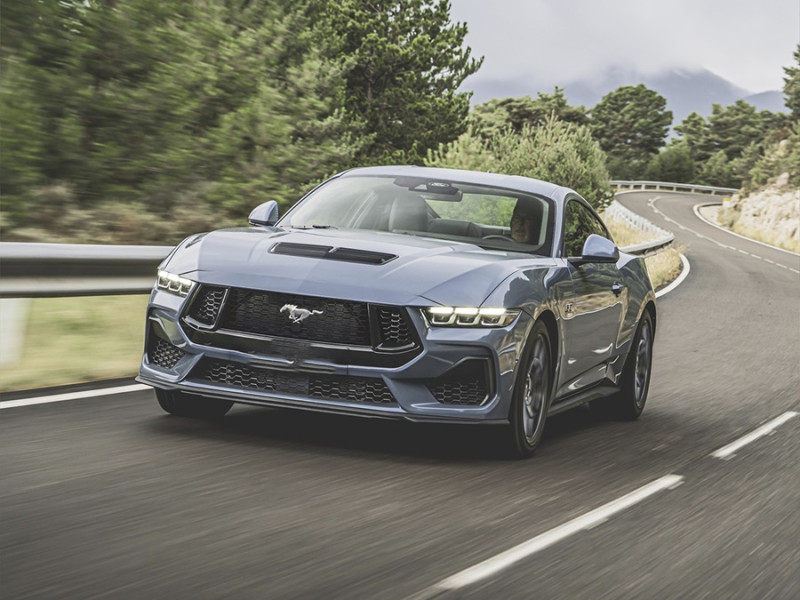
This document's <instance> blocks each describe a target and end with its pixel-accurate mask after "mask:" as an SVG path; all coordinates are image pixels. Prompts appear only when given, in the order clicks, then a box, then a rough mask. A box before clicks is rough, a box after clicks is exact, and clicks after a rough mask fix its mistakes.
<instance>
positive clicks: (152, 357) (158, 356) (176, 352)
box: [147, 334, 186, 369]
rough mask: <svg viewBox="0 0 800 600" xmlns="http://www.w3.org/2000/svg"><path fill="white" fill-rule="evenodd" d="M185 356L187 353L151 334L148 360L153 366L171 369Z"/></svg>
mask: <svg viewBox="0 0 800 600" xmlns="http://www.w3.org/2000/svg"><path fill="white" fill-rule="evenodd" d="M184 354H186V353H185V352H184V351H183V350H181V349H180V348H176V347H175V346H173V345H172V344H170V343H169V342H167V341H165V340H162V339H161V338H157V337H155V335H152V334H151V336H150V341H149V343H148V348H147V360H148V361H149V362H150V364H151V365H155V366H157V367H161V368H162V369H171V368H172V367H174V366H175V365H176V364H177V362H178V361H179V360H180V359H181V358H183V355H184Z"/></svg>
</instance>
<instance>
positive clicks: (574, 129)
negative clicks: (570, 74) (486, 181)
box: [426, 117, 612, 209]
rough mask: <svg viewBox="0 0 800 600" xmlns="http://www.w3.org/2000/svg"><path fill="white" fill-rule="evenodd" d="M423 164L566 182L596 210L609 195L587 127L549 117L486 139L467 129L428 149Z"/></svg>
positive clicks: (601, 155)
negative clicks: (456, 137)
mask: <svg viewBox="0 0 800 600" xmlns="http://www.w3.org/2000/svg"><path fill="white" fill-rule="evenodd" d="M426 164H427V165H428V166H438V167H451V168H470V169H477V170H491V171H493V172H496V173H507V174H509V175H524V176H526V177H533V178H536V179H542V180H544V181H551V182H553V183H556V184H558V185H563V186H566V187H570V188H572V189H574V190H575V191H576V192H578V193H579V194H580V195H581V196H583V197H584V198H585V199H586V200H587V201H589V202H590V203H591V204H592V205H593V206H594V207H596V208H598V209H602V208H604V207H605V206H606V205H607V204H608V202H609V201H610V199H611V197H612V190H611V185H610V182H609V176H608V171H607V169H606V166H605V164H606V156H605V154H604V153H603V151H602V150H601V149H600V146H599V144H598V143H597V141H595V140H594V138H593V137H592V135H591V132H590V131H589V129H588V127H586V126H584V125H579V124H577V123H565V122H564V121H559V120H558V119H555V118H553V117H551V118H549V119H547V120H546V121H545V122H544V123H543V124H541V125H539V126H533V127H532V126H530V125H526V126H524V127H523V129H522V132H521V133H515V132H513V131H511V130H509V129H507V130H505V131H504V132H503V133H501V134H499V135H496V136H494V137H492V138H489V139H485V138H482V137H481V136H478V135H477V134H475V133H474V132H471V131H470V132H468V133H465V134H464V135H462V136H461V138H459V139H458V140H456V141H454V142H451V143H450V144H447V145H441V146H440V147H439V148H438V149H437V150H436V151H431V152H429V154H428V158H427V160H426Z"/></svg>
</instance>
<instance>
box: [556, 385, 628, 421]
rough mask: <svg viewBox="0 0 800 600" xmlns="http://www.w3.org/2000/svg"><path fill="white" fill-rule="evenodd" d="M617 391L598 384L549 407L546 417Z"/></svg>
mask: <svg viewBox="0 0 800 600" xmlns="http://www.w3.org/2000/svg"><path fill="white" fill-rule="evenodd" d="M618 391H619V388H617V387H615V386H613V385H604V384H602V383H600V384H598V385H596V386H594V387H592V388H590V389H588V390H582V391H580V392H577V393H576V394H573V395H570V396H567V397H566V398H563V399H561V400H559V401H558V402H556V403H554V404H552V405H551V406H550V410H549V411H548V412H547V416H548V417H550V416H553V415H557V414H558V413H562V412H565V411H568V410H570V409H572V408H575V407H576V406H580V405H581V404H586V403H587V402H591V401H592V400H598V399H600V398H605V397H607V396H611V395H612V394H616V393H617V392H618Z"/></svg>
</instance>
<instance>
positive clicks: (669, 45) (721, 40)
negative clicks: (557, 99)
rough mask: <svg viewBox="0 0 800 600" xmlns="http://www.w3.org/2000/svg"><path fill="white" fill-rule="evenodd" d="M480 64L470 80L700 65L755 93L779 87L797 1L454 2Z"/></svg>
mask: <svg viewBox="0 0 800 600" xmlns="http://www.w3.org/2000/svg"><path fill="white" fill-rule="evenodd" d="M451 4H452V10H451V14H452V17H453V20H455V21H461V22H466V23H467V25H468V27H469V34H468V37H467V44H468V45H470V46H471V47H472V49H473V53H474V54H475V55H478V56H480V55H484V56H485V57H486V58H485V62H484V66H483V67H482V69H481V71H480V72H479V73H478V74H476V75H475V76H474V77H475V78H479V77H481V78H487V79H507V78H511V77H515V76H516V77H520V78H525V77H532V78H535V79H537V80H538V81H548V82H552V83H553V84H559V83H566V82H568V81H572V80H575V79H586V78H590V77H591V75H592V74H593V73H596V72H598V71H600V70H603V69H605V68H607V67H609V66H626V67H632V68H635V69H637V70H639V71H642V72H645V73H655V72H658V71H661V70H664V69H671V68H676V67H682V68H701V67H702V68H706V69H709V70H710V71H713V72H715V73H717V74H718V75H721V76H722V77H725V78H726V79H728V80H730V81H732V82H733V83H735V84H737V85H739V86H741V87H744V88H746V89H748V90H751V91H763V90H767V89H779V88H781V87H782V85H783V79H782V78H783V67H784V66H789V65H791V64H792V62H793V57H792V53H793V52H794V49H795V47H796V45H797V43H798V42H800V3H799V2H797V0H761V1H760V2H754V1H753V0H669V1H664V0H659V1H657V2H656V1H652V0H638V1H637V0H603V1H597V0H594V1H593V0H493V1H492V2H487V1H485V0H452V3H451Z"/></svg>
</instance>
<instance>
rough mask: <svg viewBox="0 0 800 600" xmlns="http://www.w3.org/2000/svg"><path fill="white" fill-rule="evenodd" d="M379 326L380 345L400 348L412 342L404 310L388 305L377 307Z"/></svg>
mask: <svg viewBox="0 0 800 600" xmlns="http://www.w3.org/2000/svg"><path fill="white" fill-rule="evenodd" d="M377 311H378V322H379V324H380V328H381V341H382V345H383V346H384V347H386V348H401V347H403V346H408V345H411V344H414V343H415V342H414V338H413V337H412V336H411V331H410V330H409V325H408V321H407V320H406V316H405V314H404V312H403V311H402V310H400V309H398V308H391V307H388V306H379V307H377Z"/></svg>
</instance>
